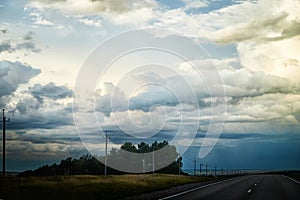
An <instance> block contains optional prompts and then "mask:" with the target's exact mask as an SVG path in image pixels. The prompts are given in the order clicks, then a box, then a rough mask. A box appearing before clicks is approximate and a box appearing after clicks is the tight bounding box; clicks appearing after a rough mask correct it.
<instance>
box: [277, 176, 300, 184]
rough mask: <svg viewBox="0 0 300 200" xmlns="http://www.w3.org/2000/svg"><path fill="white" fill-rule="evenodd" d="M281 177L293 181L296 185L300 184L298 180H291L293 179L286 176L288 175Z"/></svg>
mask: <svg viewBox="0 0 300 200" xmlns="http://www.w3.org/2000/svg"><path fill="white" fill-rule="evenodd" d="M281 176H283V177H285V178H287V179H290V180H291V181H293V182H295V183H298V184H300V182H299V181H297V180H295V179H293V178H291V177H288V176H286V175H281Z"/></svg>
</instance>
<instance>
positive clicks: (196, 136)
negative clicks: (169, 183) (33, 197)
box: [0, 0, 300, 171]
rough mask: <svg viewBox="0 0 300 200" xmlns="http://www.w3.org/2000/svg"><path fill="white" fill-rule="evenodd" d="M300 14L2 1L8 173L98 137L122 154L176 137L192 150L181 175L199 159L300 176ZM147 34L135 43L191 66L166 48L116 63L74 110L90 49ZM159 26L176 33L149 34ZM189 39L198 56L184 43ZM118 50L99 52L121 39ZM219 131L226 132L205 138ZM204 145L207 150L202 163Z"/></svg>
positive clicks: (91, 147)
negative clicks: (177, 50) (132, 146)
mask: <svg viewBox="0 0 300 200" xmlns="http://www.w3.org/2000/svg"><path fill="white" fill-rule="evenodd" d="M299 10H300V2H299V1H295V0H275V1H274V0H244V1H241V0H231V1H222V0H198V1H197V0H94V1H89V0H29V1H25V0H20V1H10V0H2V1H0V107H1V108H5V109H6V111H7V113H6V116H7V117H9V118H10V119H11V122H10V123H9V124H7V129H8V130H7V137H6V138H7V168H8V170H12V171H14V170H15V171H22V170H25V169H32V168H36V167H38V166H39V165H42V164H49V163H52V162H58V161H59V160H60V159H63V158H66V157H68V156H72V157H78V156H80V155H83V154H85V153H88V152H89V151H90V152H92V153H99V154H101V153H103V150H104V139H103V135H101V134H100V132H101V130H106V131H108V132H109V134H110V137H111V141H110V147H116V148H118V147H119V146H120V144H122V143H123V142H125V141H132V142H134V143H137V142H139V141H147V142H153V141H154V140H157V141H163V140H168V141H173V142H171V143H172V144H174V145H175V146H176V147H178V149H179V150H182V149H184V150H182V152H180V153H181V154H183V157H184V168H191V167H192V166H193V159H195V158H196V159H197V161H198V162H202V163H208V164H209V165H211V166H214V165H217V166H218V167H220V168H252V169H255V168H260V169H299V167H300V160H299V156H300V148H299V145H300V132H299V131H300V55H299V48H300V14H299ZM141 28H146V29H144V30H143V31H142V32H143V33H141V34H140V35H137V37H136V38H138V37H142V36H145V34H146V35H147V37H151V42H153V43H155V44H162V43H163V44H165V45H167V46H168V47H170V48H173V47H174V46H175V47H176V46H180V47H182V49H183V50H182V51H183V54H184V55H191V56H190V59H187V60H181V59H178V58H174V56H172V55H171V56H170V54H167V53H165V52H162V51H161V52H157V51H156V52H154V51H153V52H152V51H144V52H143V51H142V52H136V53H133V54H128V55H127V56H123V57H120V58H119V60H116V61H115V62H114V63H113V65H110V68H109V69H107V71H106V74H105V76H103V78H102V79H100V80H97V81H98V82H97V83H95V84H96V87H95V88H93V89H94V90H93V91H92V92H91V93H90V94H88V95H87V96H85V99H84V101H83V99H81V100H82V101H83V102H80V103H78V102H75V103H74V99H73V97H78V96H79V95H78V93H77V91H76V86H77V84H78V77H80V73H81V72H82V71H81V70H82V68H83V66H84V65H85V64H86V63H87V62H86V60H87V59H89V58H90V57H89V55H90V54H91V52H92V51H93V50H97V48H98V47H99V45H100V46H101V44H103V43H105V42H106V41H113V39H114V38H115V37H117V36H118V35H120V34H122V33H124V32H126V31H132V30H136V29H141ZM147 28H150V29H147ZM154 29H155V30H169V32H168V33H166V34H163V33H164V32H163V31H162V32H159V31H158V32H151V31H149V32H147V30H154ZM144 32H145V33H144ZM149 35H150V36H149ZM183 36H184V37H186V38H189V39H190V40H191V41H190V42H191V43H193V44H197V45H199V46H201V48H202V49H203V51H202V54H201V55H196V53H195V52H196V51H194V49H193V46H192V48H187V47H189V45H190V44H189V43H188V42H187V40H185V39H181V38H183ZM131 40H132V41H134V40H135V39H134V38H131ZM129 41H130V40H129ZM149 44H151V43H149ZM114 45H115V46H113V45H111V47H114V48H107V49H105V52H104V51H103V52H98V53H100V55H99V57H101V55H102V56H103V55H106V54H107V55H110V53H113V52H114V51H116V49H119V47H122V45H124V44H123V43H122V41H121V42H119V43H116V44H114ZM194 54H195V55H194ZM95 62H96V61H95ZM191 63H192V65H193V66H196V67H197V69H199V70H200V72H202V74H201V75H199V74H198V73H197V70H195V69H194V68H193V67H191ZM100 65H101V63H100V61H99V62H98V63H97V62H96V64H95V71H97V69H96V67H97V66H100ZM136 65H140V66H141V69H140V70H135V68H133V66H136ZM167 65H168V67H169V68H166V67H164V66H167ZM213 73H217V75H218V78H219V79H218V78H215V77H214V74H213ZM99 76H100V75H99ZM210 76H212V77H213V78H207V77H210ZM86 78H87V79H85V80H79V82H80V81H82V83H84V81H86V82H88V79H89V78H88V77H86ZM149 83H151V84H149ZM133 85H134V86H139V88H138V89H137V90H135V89H136V88H133ZM194 97H196V99H195V98H194ZM112 100H113V101H112ZM82 104H84V106H82ZM76 113H80V115H76ZM92 115H93V116H96V120H97V123H93V121H92V120H90V117H91V116H92ZM223 117H224V118H223ZM182 124H183V128H182V129H184V130H183V131H182V130H181V125H182ZM79 126H81V127H79ZM191 126H193V127H192V128H191ZM194 126H197V127H196V129H194ZM215 126H218V128H219V129H220V127H221V129H220V130H221V132H220V135H218V134H217V135H214V134H212V135H209V134H208V132H209V131H208V130H209V129H210V127H215ZM189 129H190V130H193V133H190V132H186V131H185V130H189ZM99 130H100V132H99ZM81 131H83V132H81ZM189 134H192V135H189ZM1 137H2V132H1ZM174 138H175V139H174ZM188 140H189V141H188ZM190 140H192V141H190ZM1 145H2V144H1ZM204 146H211V147H212V148H211V151H209V153H208V154H207V155H205V156H204V157H203V158H202V157H201V156H200V158H199V150H200V149H201V147H204ZM86 147H87V149H86ZM184 147H186V148H187V149H185V148H184ZM1 149H2V146H1Z"/></svg>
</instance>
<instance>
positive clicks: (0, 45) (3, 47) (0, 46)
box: [0, 41, 13, 53]
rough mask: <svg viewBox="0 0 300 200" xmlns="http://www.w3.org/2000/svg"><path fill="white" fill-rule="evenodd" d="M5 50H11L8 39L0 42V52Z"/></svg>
mask: <svg viewBox="0 0 300 200" xmlns="http://www.w3.org/2000/svg"><path fill="white" fill-rule="evenodd" d="M5 51H7V52H9V53H11V52H12V51H13V48H12V46H11V44H10V41H3V42H1V43H0V53H1V52H5Z"/></svg>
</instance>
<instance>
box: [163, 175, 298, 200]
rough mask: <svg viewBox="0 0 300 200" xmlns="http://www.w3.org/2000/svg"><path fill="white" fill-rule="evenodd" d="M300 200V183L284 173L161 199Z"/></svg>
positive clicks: (195, 189) (233, 180)
mask: <svg viewBox="0 0 300 200" xmlns="http://www.w3.org/2000/svg"><path fill="white" fill-rule="evenodd" d="M166 199H172V200H181V199H182V200H183V199H184V200H185V199H189V200H190V199H191V200H192V199H201V200H202V199H209V200H216V199H218V200H219V199H221V200H227V199H228V200H236V199H239V200H240V199H242V200H244V199H245V200H261V199H272V200H281V199H283V200H289V199H291V200H300V183H299V182H297V181H294V180H292V179H290V178H288V177H286V176H283V175H252V176H244V177H238V178H233V179H229V180H225V181H220V182H217V183H211V184H208V185H204V186H200V187H198V188H194V189H190V190H187V191H184V192H181V193H177V194H173V195H171V196H167V197H163V198H161V200H166Z"/></svg>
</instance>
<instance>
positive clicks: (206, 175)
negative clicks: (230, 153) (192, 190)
mask: <svg viewBox="0 0 300 200" xmlns="http://www.w3.org/2000/svg"><path fill="white" fill-rule="evenodd" d="M205 174H206V176H207V163H206V164H205Z"/></svg>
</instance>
